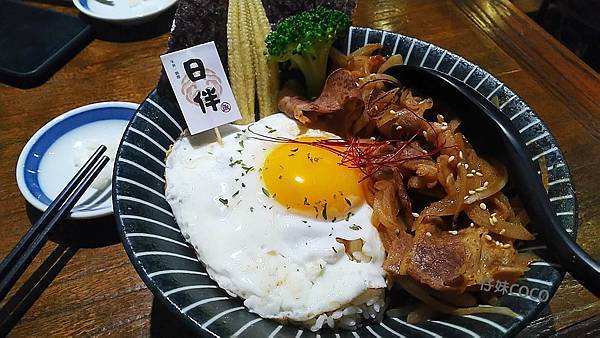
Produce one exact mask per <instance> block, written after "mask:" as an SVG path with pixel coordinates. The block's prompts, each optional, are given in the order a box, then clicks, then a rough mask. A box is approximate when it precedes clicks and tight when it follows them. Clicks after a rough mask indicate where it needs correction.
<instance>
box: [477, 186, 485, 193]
mask: <svg viewBox="0 0 600 338" xmlns="http://www.w3.org/2000/svg"><path fill="white" fill-rule="evenodd" d="M484 190H485V188H484V187H479V188H477V189H475V191H479V192H482V191H484Z"/></svg>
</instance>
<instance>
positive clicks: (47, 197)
mask: <svg viewBox="0 0 600 338" xmlns="http://www.w3.org/2000/svg"><path fill="white" fill-rule="evenodd" d="M138 106H139V105H138V104H137V103H129V102H101V103H93V104H89V105H86V106H83V107H79V108H76V109H73V110H71V111H68V112H66V113H64V114H62V115H60V116H58V117H56V118H54V119H53V120H51V121H50V122H48V123H46V124H45V125H44V126H43V127H42V128H40V129H39V130H38V131H37V132H36V133H35V134H34V135H33V136H32V137H31V138H30V139H29V141H28V142H27V144H26V145H25V147H24V148H23V150H22V151H21V155H20V156H19V160H18V161H17V168H16V176H17V185H18V186H19V190H21V194H23V197H25V199H26V200H27V202H29V203H30V204H31V205H33V206H34V207H36V208H37V209H39V210H40V211H44V210H46V208H47V207H48V205H50V203H51V201H52V200H53V199H54V198H56V196H57V195H58V194H59V193H60V191H61V190H62V189H63V188H64V187H65V185H66V184H67V183H68V182H69V181H70V180H71V178H72V177H73V176H74V175H75V173H76V172H77V171H78V170H79V169H80V168H81V166H82V165H83V164H84V163H85V161H86V160H87V159H88V158H89V157H90V156H91V154H92V153H93V152H94V151H95V150H96V148H97V147H98V146H99V145H100V144H104V145H106V146H107V148H108V149H107V151H106V153H105V154H106V155H108V156H109V157H110V158H111V161H110V162H109V163H108V165H107V166H106V167H105V168H104V169H103V170H102V172H101V173H100V174H99V175H98V177H96V179H95V180H94V182H93V183H92V185H91V186H90V187H89V188H88V190H87V191H86V192H85V193H84V194H83V196H82V197H81V198H80V199H79V201H78V202H77V204H76V205H75V207H74V208H73V210H72V211H71V214H70V217H71V218H73V219H87V218H95V217H102V216H107V215H110V214H112V213H113V206H112V198H111V181H112V167H113V163H114V157H115V155H116V150H117V148H118V146H119V142H120V140H121V137H122V135H123V132H124V130H125V128H126V127H127V124H128V123H129V120H130V119H131V118H132V117H133V115H134V114H135V112H136V110H137V108H138Z"/></svg>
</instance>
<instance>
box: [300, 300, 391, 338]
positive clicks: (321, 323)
mask: <svg viewBox="0 0 600 338" xmlns="http://www.w3.org/2000/svg"><path fill="white" fill-rule="evenodd" d="M384 295H385V292H384V290H383V289H382V290H381V292H379V293H377V295H375V296H373V297H372V298H370V299H368V300H367V301H366V302H365V303H362V304H360V305H349V306H346V307H343V308H339V309H337V310H335V311H331V312H327V313H322V314H320V315H318V316H317V317H315V318H312V319H309V320H307V321H304V322H302V323H300V325H302V326H305V327H307V328H309V329H310V330H311V331H312V332H316V331H318V330H320V329H321V328H324V327H326V326H329V327H330V328H332V329H333V328H339V329H344V330H356V329H357V328H359V327H360V326H361V325H362V321H363V320H367V319H373V320H375V321H381V319H382V318H383V314H384V310H385V298H384Z"/></svg>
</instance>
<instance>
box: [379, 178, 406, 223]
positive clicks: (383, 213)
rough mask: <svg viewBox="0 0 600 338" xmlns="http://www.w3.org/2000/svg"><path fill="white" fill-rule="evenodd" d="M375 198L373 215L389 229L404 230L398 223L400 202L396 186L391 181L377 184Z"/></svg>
mask: <svg viewBox="0 0 600 338" xmlns="http://www.w3.org/2000/svg"><path fill="white" fill-rule="evenodd" d="M375 188H376V189H377V192H375V198H374V199H373V213H374V214H375V216H377V218H378V219H379V222H381V223H382V224H383V225H385V226H386V227H387V228H389V229H402V230H404V229H403V227H402V226H401V225H400V224H399V223H398V212H399V208H398V201H397V199H396V191H395V188H394V184H393V183H392V182H390V181H378V182H377V183H375Z"/></svg>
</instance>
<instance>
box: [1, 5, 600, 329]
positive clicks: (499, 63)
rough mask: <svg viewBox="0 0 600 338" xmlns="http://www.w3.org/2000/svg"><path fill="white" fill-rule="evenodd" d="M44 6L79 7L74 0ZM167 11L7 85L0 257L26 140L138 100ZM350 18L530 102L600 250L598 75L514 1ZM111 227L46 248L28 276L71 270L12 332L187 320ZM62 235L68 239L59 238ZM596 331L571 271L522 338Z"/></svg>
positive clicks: (8, 235)
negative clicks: (36, 83) (174, 311)
mask: <svg viewBox="0 0 600 338" xmlns="http://www.w3.org/2000/svg"><path fill="white" fill-rule="evenodd" d="M44 6H45V7H51V8H53V9H57V10H60V11H64V12H69V13H73V14H75V13H76V11H75V10H74V9H72V8H70V7H65V6H56V5H44ZM169 16H171V17H172V13H169V14H167V15H165V16H163V17H162V18H161V19H160V20H158V22H155V23H152V24H150V25H146V26H145V27H142V28H138V29H123V30H114V29H113V30H112V31H110V30H109V31H108V32H105V33H103V34H100V35H101V36H100V38H99V39H96V40H94V41H93V42H92V43H91V44H90V45H89V46H87V47H86V48H85V49H84V50H83V51H81V52H80V53H79V54H78V55H77V56H76V57H75V58H74V59H72V60H71V61H70V62H69V63H68V64H67V65H65V66H64V67H63V68H62V69H61V70H60V71H59V72H58V73H56V74H55V75H54V76H53V77H52V78H51V79H50V80H49V81H47V82H46V83H45V84H44V85H42V86H40V87H37V88H34V89H28V90H22V89H16V88H13V87H9V86H6V85H0V158H2V159H3V161H2V162H1V163H0V187H1V188H0V189H1V192H2V193H1V194H0V215H1V227H0V229H1V231H2V236H1V238H0V257H3V256H5V255H6V254H7V253H8V252H9V250H10V248H12V247H13V246H14V245H15V243H16V242H17V240H18V239H19V238H20V237H21V236H22V235H23V233H24V232H25V231H26V230H27V228H28V227H29V226H30V221H29V219H28V215H27V212H26V206H25V202H24V200H23V198H22V197H21V196H20V193H19V191H18V189H17V185H16V183H15V178H14V177H15V163H16V160H17V157H18V155H19V153H20V151H21V149H22V148H23V146H24V145H25V143H26V142H27V140H28V138H29V137H30V136H31V135H32V134H33V133H34V132H35V131H36V130H37V129H38V128H39V127H41V126H42V125H43V124H44V123H46V122H47V121H49V120H50V119H52V118H53V117H55V116H57V115H59V114H61V113H63V112H65V111H67V110H69V109H72V108H75V107H77V106H81V105H84V104H88V103H92V102H98V101H111V100H117V101H132V102H141V101H142V100H143V99H144V97H145V96H146V94H147V93H148V92H149V91H150V90H152V88H154V86H155V85H156V82H157V79H158V76H159V72H160V61H159V58H158V56H159V54H161V53H162V52H163V51H164V50H165V44H166V40H167V36H168V34H167V33H166V32H168V28H169V26H170V20H171V17H169ZM354 23H355V24H356V25H363V26H371V27H375V28H380V29H386V30H390V31H397V32H401V33H404V34H408V35H412V36H415V37H418V38H420V39H424V40H427V41H430V42H432V43H435V44H438V45H440V46H442V47H444V48H447V49H450V50H452V51H454V52H456V53H459V54H461V55H462V56H464V57H465V58H467V59H469V60H471V61H473V62H475V63H477V64H479V65H481V66H483V67H484V68H486V69H488V70H489V71H491V72H492V73H493V74H494V75H495V76H497V77H498V78H499V79H500V80H501V81H504V82H505V83H507V84H508V85H509V86H510V87H511V88H512V89H513V90H515V91H516V92H517V93H518V94H519V95H521V96H522V97H523V98H524V99H525V100H526V101H527V102H529V103H530V105H531V106H533V108H534V109H535V110H536V111H537V112H538V113H539V114H540V116H541V117H542V118H543V120H544V121H545V122H546V124H547V125H548V126H549V128H550V129H551V131H552V133H553V134H554V136H555V137H556V139H557V140H558V142H559V144H560V146H561V148H562V150H563V151H564V153H565V155H566V158H567V160H568V164H569V166H570V168H571V172H572V174H573V181H574V184H575V187H576V190H577V199H578V201H579V207H580V214H579V217H580V226H579V235H578V242H579V243H581V244H582V245H583V246H584V247H585V249H586V250H587V251H588V252H590V253H591V254H592V255H593V256H594V257H600V244H599V242H598V241H597V238H598V236H599V235H600V230H599V228H600V194H598V191H600V180H599V179H598V177H597V175H598V172H599V170H598V167H600V104H599V103H598V99H599V98H600V78H599V76H598V74H596V73H595V72H594V71H593V70H591V69H590V68H589V67H587V66H586V65H585V64H584V63H583V62H581V61H580V60H579V59H578V58H577V57H576V56H575V55H573V54H572V53H571V52H569V51H568V50H567V49H566V48H564V47H563V46H562V45H560V44H559V43H558V42H557V41H556V40H554V39H553V38H552V37H551V36H549V35H548V34H547V33H546V32H544V31H543V30H542V29H541V28H540V27H538V26H537V25H536V24H535V23H534V22H532V21H531V20H530V19H529V18H528V17H527V16H525V15H524V14H523V13H521V12H519V11H518V10H517V9H516V8H515V7H514V6H513V5H512V4H511V3H510V2H509V1H507V0H496V1H490V0H397V1H393V0H387V1H362V2H359V5H358V8H357V10H356V14H355V16H354ZM140 39H141V40H140ZM112 226H113V223H112V222H111V220H110V219H104V220H101V221H99V222H96V224H94V225H88V224H83V225H82V224H80V225H79V229H82V228H84V227H88V228H89V227H97V228H98V229H101V230H102V231H104V235H106V236H105V237H106V240H105V241H104V242H105V243H88V245H100V247H97V248H80V249H74V248H69V247H67V246H64V245H62V246H58V245H57V244H55V243H49V244H47V245H46V247H45V248H44V250H43V252H42V253H43V254H42V255H41V259H37V260H36V263H35V264H34V266H33V267H32V268H30V269H29V270H30V271H28V272H27V274H26V276H29V275H30V274H31V273H32V272H33V270H34V269H35V268H36V267H37V265H39V264H40V263H41V262H42V261H43V259H44V258H45V257H46V256H48V255H49V254H50V253H51V252H53V251H54V252H55V256H56V257H62V258H56V257H54V258H56V259H55V260H56V261H58V265H57V266H56V268H55V270H60V267H61V266H62V265H64V267H63V268H62V270H60V272H58V273H57V275H56V277H55V278H54V280H53V281H52V283H51V284H50V285H49V286H48V287H47V289H45V291H43V293H42V294H41V296H40V297H39V299H37V301H36V302H35V304H34V305H33V306H32V307H31V308H30V309H29V310H28V312H27V313H26V314H25V315H24V316H23V318H22V319H21V321H20V322H19V323H18V324H17V325H16V326H15V327H14V329H13V330H12V332H11V335H14V336H40V335H46V334H51V335H59V336H64V335H76V334H84V335H105V334H115V335H128V336H132V335H136V336H140V335H150V334H151V333H152V334H154V335H161V332H167V334H166V335H170V334H172V333H173V331H164V330H163V331H161V330H160V328H161V327H165V328H170V329H172V327H171V326H170V325H173V326H178V327H180V326H182V325H181V324H179V323H177V322H174V321H171V320H170V319H169V316H168V314H165V313H164V310H162V309H161V308H157V307H156V306H155V307H154V309H155V310H154V311H153V305H152V304H153V297H152V294H151V293H150V291H148V290H147V289H146V287H145V285H144V283H143V282H142V280H141V279H140V278H139V277H138V275H137V274H136V272H135V271H134V269H133V267H132V266H131V264H130V263H129V259H128V258H127V256H126V254H125V251H124V250H123V247H122V245H121V244H120V243H118V242H117V239H116V238H115V237H114V230H113V231H111V227H112ZM84 231H86V230H80V232H79V233H82V232H83V233H84V234H85V232H84ZM102 231H101V232H102ZM67 237H68V236H67ZM57 240H58V241H62V242H63V243H65V240H64V238H62V239H61V238H60V236H59V238H58V239H57ZM71 241H73V240H71ZM75 241H76V240H75ZM66 243H68V241H67V242H66ZM107 243H108V244H110V243H112V244H111V245H106V244H107ZM71 256H72V257H71ZM151 328H152V330H151ZM599 330H600V301H599V300H598V299H597V298H595V297H594V296H593V295H592V294H590V293H589V292H587V291H586V290H585V289H584V288H583V287H582V286H581V285H580V284H578V283H577V282H576V281H574V280H573V279H572V278H571V277H570V276H569V275H567V276H566V278H565V280H564V281H563V283H562V284H561V286H560V288H559V290H558V292H557V294H556V295H555V296H554V298H552V300H551V302H550V304H549V306H548V308H547V309H546V311H544V313H543V315H542V316H541V317H540V318H539V319H538V320H536V321H534V322H533V323H532V324H531V325H530V326H529V327H528V328H527V329H526V331H524V332H523V333H522V335H523V336H529V335H533V334H552V333H555V332H557V333H559V334H561V333H564V334H574V333H576V332H582V333H583V332H588V333H589V332H592V333H591V335H592V336H593V335H594V334H593V332H595V333H596V335H598V334H599ZM177 332H179V331H177Z"/></svg>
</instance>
